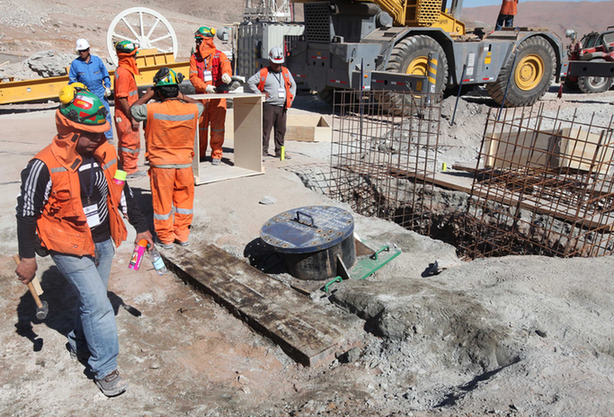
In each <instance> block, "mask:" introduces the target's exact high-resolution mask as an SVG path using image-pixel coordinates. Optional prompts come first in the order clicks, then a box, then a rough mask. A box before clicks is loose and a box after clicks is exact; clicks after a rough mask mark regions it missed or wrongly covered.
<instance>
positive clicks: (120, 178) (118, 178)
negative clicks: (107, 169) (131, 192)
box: [113, 169, 126, 186]
mask: <svg viewBox="0 0 614 417" xmlns="http://www.w3.org/2000/svg"><path fill="white" fill-rule="evenodd" d="M113 182H114V183H115V184H117V185H121V186H123V185H124V183H125V182H126V171H122V170H121V169H118V170H117V171H115V176H114V177H113Z"/></svg>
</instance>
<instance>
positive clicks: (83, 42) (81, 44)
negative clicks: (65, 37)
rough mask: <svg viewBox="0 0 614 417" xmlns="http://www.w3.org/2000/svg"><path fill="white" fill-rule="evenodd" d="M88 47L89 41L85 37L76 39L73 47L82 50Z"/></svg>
mask: <svg viewBox="0 0 614 417" xmlns="http://www.w3.org/2000/svg"><path fill="white" fill-rule="evenodd" d="M89 47H90V44H89V42H88V41H87V39H83V38H81V39H77V46H76V47H75V49H76V50H77V51H83V50H85V49H88V48H89Z"/></svg>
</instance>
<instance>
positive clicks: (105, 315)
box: [51, 239, 119, 379]
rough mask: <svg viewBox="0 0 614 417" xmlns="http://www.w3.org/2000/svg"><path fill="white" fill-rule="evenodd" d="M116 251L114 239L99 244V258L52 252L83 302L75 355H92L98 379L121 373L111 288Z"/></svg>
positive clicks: (73, 343) (74, 334)
mask: <svg viewBox="0 0 614 417" xmlns="http://www.w3.org/2000/svg"><path fill="white" fill-rule="evenodd" d="M113 255H115V248H114V247H113V242H112V240H111V239H109V240H107V241H105V242H101V243H96V257H95V258H93V257H91V256H83V257H78V256H74V255H65V254H61V253H57V252H52V253H51V257H52V258H53V261H54V262H55V264H56V266H57V267H58V269H59V270H60V272H61V273H62V275H64V277H65V278H66V280H67V281H68V282H69V283H70V285H71V286H72V287H73V288H74V290H75V292H76V293H77V295H78V297H79V300H78V302H77V307H78V308H77V314H76V317H75V328H74V330H73V331H71V332H70V333H69V334H68V343H70V345H71V347H72V348H73V350H74V352H79V353H86V352H87V351H89V353H91V356H90V358H89V359H88V364H89V366H90V367H91V368H92V371H93V372H94V373H95V377H96V379H102V378H104V377H105V376H107V375H108V374H110V373H111V372H113V371H114V370H115V369H117V355H118V354H119V342H118V339H117V325H116V324H115V313H114V311H113V306H112V305H111V301H109V298H108V297H107V286H108V283H109V274H110V273H111V263H112V262H113Z"/></svg>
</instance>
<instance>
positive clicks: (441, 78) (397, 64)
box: [386, 35, 448, 93]
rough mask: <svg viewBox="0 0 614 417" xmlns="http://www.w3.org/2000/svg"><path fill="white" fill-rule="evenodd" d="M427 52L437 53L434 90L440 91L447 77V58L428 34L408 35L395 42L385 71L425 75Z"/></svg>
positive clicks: (426, 70)
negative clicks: (437, 60)
mask: <svg viewBox="0 0 614 417" xmlns="http://www.w3.org/2000/svg"><path fill="white" fill-rule="evenodd" d="M429 52H436V53H437V54H439V62H438V63H437V77H436V79H435V92H436V93H442V92H443V90H444V89H445V87H446V80H447V79H448V58H447V57H446V54H445V52H444V51H443V48H442V47H441V45H440V44H439V43H437V41H436V40H435V39H433V38H431V37H430V36H425V35H417V36H410V37H409V38H405V39H403V40H402V41H401V42H399V43H397V44H396V45H395V46H394V48H393V49H392V52H391V53H390V59H389V60H388V65H386V71H392V72H396V73H399V74H413V75H427V73H428V56H429Z"/></svg>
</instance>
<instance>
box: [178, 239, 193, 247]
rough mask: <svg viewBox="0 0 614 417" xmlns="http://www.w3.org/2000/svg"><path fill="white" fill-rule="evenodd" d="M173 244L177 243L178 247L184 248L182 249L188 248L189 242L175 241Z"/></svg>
mask: <svg viewBox="0 0 614 417" xmlns="http://www.w3.org/2000/svg"><path fill="white" fill-rule="evenodd" d="M175 243H177V244H178V245H179V246H181V247H184V248H185V247H188V246H190V241H189V240H186V241H185V242H181V241H179V240H176V241H175Z"/></svg>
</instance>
